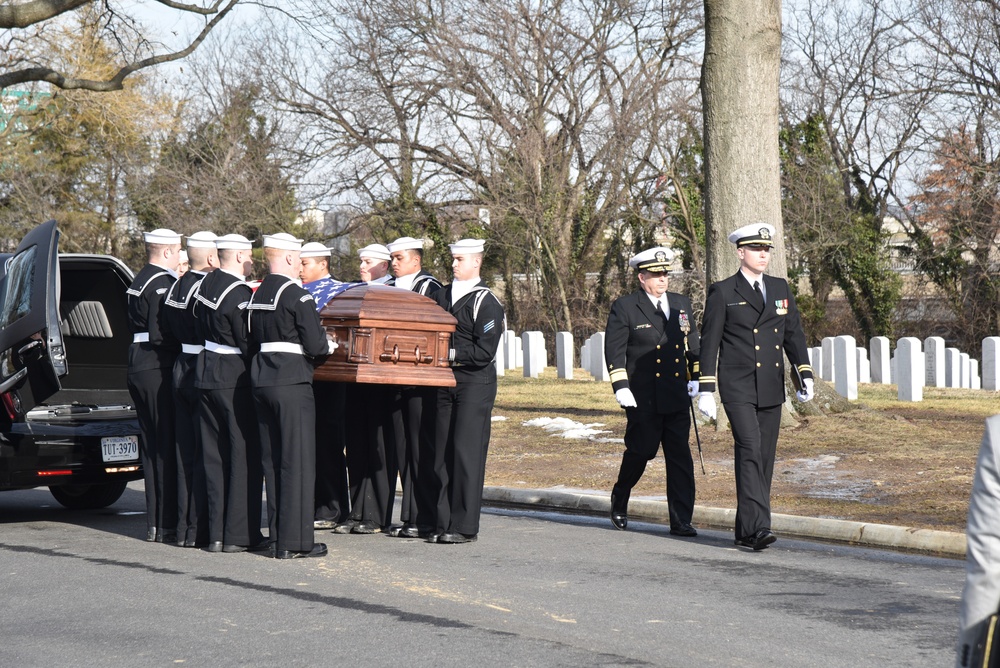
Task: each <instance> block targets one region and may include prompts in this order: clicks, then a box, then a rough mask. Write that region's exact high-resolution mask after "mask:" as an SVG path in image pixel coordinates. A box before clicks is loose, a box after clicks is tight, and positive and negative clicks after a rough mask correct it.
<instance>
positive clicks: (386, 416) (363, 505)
mask: <svg viewBox="0 0 1000 668" xmlns="http://www.w3.org/2000/svg"><path fill="white" fill-rule="evenodd" d="M358 256H359V257H360V258H361V277H362V279H363V280H366V282H367V283H369V284H371V285H386V284H387V283H388V282H389V281H390V280H392V276H390V275H389V274H388V273H385V272H387V270H388V266H389V265H388V263H389V249H388V248H386V247H385V246H384V245H382V244H369V245H368V246H365V247H364V248H362V249H361V250H359V251H358ZM366 276H367V277H370V278H366ZM394 393H395V388H394V387H393V386H389V385H380V384H377V383H357V384H355V385H354V386H353V387H352V388H351V391H350V392H348V393H347V400H346V410H347V415H350V416H351V418H350V419H349V420H348V421H347V424H346V432H347V444H346V445H347V448H346V453H345V454H346V458H347V476H348V481H349V484H350V491H351V514H350V517H348V519H347V520H345V521H343V522H341V523H340V524H338V525H337V526H336V527H334V529H333V531H334V533H338V534H346V533H356V534H372V533H378V532H380V531H382V530H383V529H384V528H387V527H388V526H389V525H390V524H391V523H392V512H393V506H394V505H395V501H396V477H397V475H398V468H397V463H396V449H395V447H393V446H394V444H395V442H396V440H395V434H394V432H393V423H392V412H391V410H390V409H391V405H392V397H393V394H394Z"/></svg>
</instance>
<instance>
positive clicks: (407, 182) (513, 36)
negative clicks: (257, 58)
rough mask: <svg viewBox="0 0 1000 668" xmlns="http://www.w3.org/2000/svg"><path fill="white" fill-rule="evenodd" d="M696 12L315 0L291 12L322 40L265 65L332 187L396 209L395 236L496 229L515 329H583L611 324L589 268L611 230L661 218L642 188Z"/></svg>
mask: <svg viewBox="0 0 1000 668" xmlns="http://www.w3.org/2000/svg"><path fill="white" fill-rule="evenodd" d="M697 4H698V3H697V1H696V0H685V1H683V2H675V3H669V4H663V3H659V2H647V1H645V0H631V1H626V2H623V1H620V0H600V1H599V2H586V1H583V0H555V1H549V0H542V1H540V2H529V1H527V0H521V1H519V2H514V3H480V2H473V1H471V0H437V1H436V2H429V3H412V2H407V1H406V0H388V1H386V2H379V3H374V2H365V1H363V0H341V1H339V2H327V3H309V4H308V6H306V5H301V6H299V5H296V6H297V7H298V9H297V10H296V11H298V12H299V13H298V14H296V15H295V16H294V18H295V19H297V20H299V21H300V25H301V26H303V30H304V34H306V35H307V36H308V38H309V39H310V40H311V41H310V42H309V44H303V43H292V42H290V41H287V40H286V41H283V42H281V43H280V44H279V43H277V42H275V41H272V43H271V45H270V50H268V51H267V54H268V55H267V57H266V59H265V60H267V61H269V62H270V63H272V65H273V67H272V69H271V81H272V82H273V84H274V90H275V93H274V95H275V97H276V99H278V100H279V101H280V102H281V103H282V105H283V106H284V107H285V108H286V109H288V110H289V111H291V112H293V113H296V114H300V115H301V116H303V117H304V118H307V119H308V121H309V126H310V128H311V131H312V133H313V134H312V138H313V144H312V147H313V149H314V152H313V154H312V155H310V156H308V157H310V158H311V159H313V160H315V161H317V162H322V161H327V162H328V163H335V168H334V169H332V170H331V182H332V183H333V184H334V186H335V188H336V189H338V190H340V191H341V192H344V193H351V194H353V195H354V196H357V197H361V198H363V199H364V200H367V201H368V202H370V203H371V205H370V207H369V210H370V211H372V212H373V213H375V214H377V217H378V221H379V222H380V223H385V222H386V221H387V220H392V218H391V216H388V215H387V214H388V213H392V212H394V213H395V214H396V218H395V219H394V221H393V224H392V225H389V226H388V227H389V228H391V227H392V226H393V225H395V226H396V229H397V230H399V231H402V230H403V229H406V230H408V231H411V232H416V233H421V234H425V235H426V236H430V237H431V238H436V239H439V240H441V241H445V240H450V238H453V237H454V236H456V235H457V234H466V233H480V234H486V235H488V236H489V238H490V240H491V242H492V244H493V245H492V253H491V255H493V257H499V262H498V264H497V265H496V266H495V268H496V269H498V270H499V271H500V273H501V274H502V275H503V277H504V279H505V281H504V282H505V286H506V290H507V291H508V302H509V303H508V310H509V312H510V311H513V313H512V315H513V316H514V317H513V321H514V322H515V323H516V324H518V325H524V324H528V323H529V322H530V323H531V324H532V325H534V326H539V327H544V328H545V329H556V328H559V329H572V328H573V326H574V325H575V324H576V323H577V322H581V323H582V322H583V321H584V320H586V324H587V325H589V326H592V325H593V324H595V322H594V321H597V320H598V319H599V318H600V314H599V313H596V314H595V309H594V293H593V287H592V286H593V281H588V279H587V274H588V272H593V271H600V270H602V267H604V266H605V263H604V258H605V253H606V251H607V249H608V248H609V245H608V243H607V241H606V239H605V234H606V232H608V231H609V230H613V229H615V227H616V226H619V225H621V224H622V222H623V221H625V220H626V219H627V218H629V217H630V216H632V217H635V218H638V219H643V220H645V221H646V222H647V224H648V225H650V226H651V225H655V224H657V223H659V221H656V220H653V218H652V217H651V216H652V214H651V212H650V210H649V209H648V208H647V207H646V203H647V202H646V200H645V199H643V198H642V197H640V195H642V193H643V191H644V190H648V189H649V185H650V184H653V183H655V181H656V179H658V178H659V177H660V176H661V175H662V174H663V173H664V171H665V170H666V168H667V167H668V166H667V165H664V164H662V163H660V159H661V157H662V155H664V154H668V153H669V152H668V151H663V150H662V149H663V148H664V147H665V146H666V145H667V144H669V143H670V142H671V141H676V136H675V135H673V130H674V128H673V127H672V126H671V125H670V121H671V120H672V119H676V118H678V116H679V115H680V114H681V112H682V111H684V110H688V109H690V107H691V106H692V98H693V95H694V94H695V84H696V74H697V70H696V67H697V66H696V64H695V62H694V61H695V54H694V48H693V47H696V46H697V35H698V32H699V29H700V17H699V15H698V12H697ZM310 10H311V11H313V12H315V13H313V14H307V12H308V11H310ZM271 32H272V33H273V34H288V31H279V30H274V31H271ZM316 44H322V45H323V49H322V52H321V53H322V56H321V58H320V59H317V58H315V57H314V58H313V60H312V61H310V63H309V67H304V66H300V65H298V64H297V63H299V62H301V61H300V59H298V58H297V57H296V54H297V53H299V52H300V51H301V49H303V48H306V47H310V48H311V46H310V45H316ZM314 53H315V51H314ZM480 209H485V210H487V211H489V218H488V223H487V222H486V218H485V217H480V215H479V214H478V211H479V210H480ZM400 214H405V215H400ZM386 231H389V229H388V228H387V230H386ZM621 263H622V260H621V259H620V258H619V259H618V260H617V261H616V262H612V263H611V266H609V267H608V270H613V269H614V268H615V267H620V266H621ZM515 295H517V296H518V298H517V300H514V299H513V298H514V297H515ZM522 300H523V301H524V302H525V303H530V304H531V305H532V308H530V309H524V310H523V311H521V312H518V311H517V309H516V305H515V304H514V303H510V302H513V301H518V302H520V301H522ZM539 307H541V308H539Z"/></svg>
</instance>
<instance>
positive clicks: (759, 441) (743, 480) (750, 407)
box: [723, 402, 781, 540]
mask: <svg viewBox="0 0 1000 668" xmlns="http://www.w3.org/2000/svg"><path fill="white" fill-rule="evenodd" d="M723 406H724V407H725V409H726V416H727V417H728V418H729V423H730V426H731V427H732V430H733V449H734V455H735V462H736V531H735V533H736V538H737V540H739V539H742V538H747V537H749V536H752V535H753V534H754V533H756V532H757V531H759V530H761V529H770V528H771V476H772V475H773V474H774V453H775V449H776V448H777V445H778V429H779V428H780V427H781V404H778V405H777V406H755V405H754V404H751V403H740V402H730V403H726V404H723Z"/></svg>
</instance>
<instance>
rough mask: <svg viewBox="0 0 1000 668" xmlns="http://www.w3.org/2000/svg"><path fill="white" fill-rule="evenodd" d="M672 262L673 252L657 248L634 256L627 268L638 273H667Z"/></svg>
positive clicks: (660, 247)
mask: <svg viewBox="0 0 1000 668" xmlns="http://www.w3.org/2000/svg"><path fill="white" fill-rule="evenodd" d="M673 261H674V252H673V251H672V250H670V249H669V248H667V247H666V246H657V247H656V248H650V249H648V250H644V251H642V252H641V253H639V254H637V255H634V256H633V257H632V259H630V260H629V261H628V266H630V267H632V268H633V269H638V270H640V271H667V270H668V269H670V263H671V262H673Z"/></svg>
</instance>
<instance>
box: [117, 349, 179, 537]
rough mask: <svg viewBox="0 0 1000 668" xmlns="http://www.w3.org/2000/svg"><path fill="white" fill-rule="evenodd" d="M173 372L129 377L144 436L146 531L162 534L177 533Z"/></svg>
mask: <svg viewBox="0 0 1000 668" xmlns="http://www.w3.org/2000/svg"><path fill="white" fill-rule="evenodd" d="M171 374H172V369H170V368H162V369H160V368H158V369H148V370H145V371H133V372H130V373H129V374H128V391H129V395H130V396H131V397H132V403H133V404H134V405H135V413H136V417H137V418H138V420H139V433H140V435H141V436H142V439H141V441H140V445H141V447H140V448H139V452H140V457H141V459H142V472H143V476H144V479H145V488H146V527H147V529H152V528H154V527H155V528H156V529H157V530H158V531H160V532H164V531H169V532H173V531H176V529H177V452H176V446H175V444H174V402H173V386H172V381H171Z"/></svg>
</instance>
